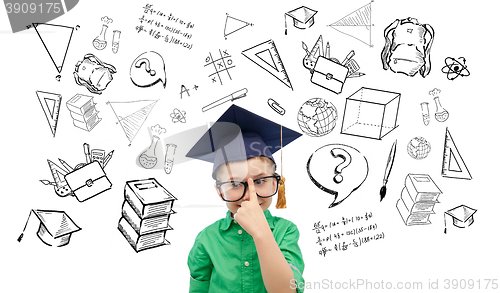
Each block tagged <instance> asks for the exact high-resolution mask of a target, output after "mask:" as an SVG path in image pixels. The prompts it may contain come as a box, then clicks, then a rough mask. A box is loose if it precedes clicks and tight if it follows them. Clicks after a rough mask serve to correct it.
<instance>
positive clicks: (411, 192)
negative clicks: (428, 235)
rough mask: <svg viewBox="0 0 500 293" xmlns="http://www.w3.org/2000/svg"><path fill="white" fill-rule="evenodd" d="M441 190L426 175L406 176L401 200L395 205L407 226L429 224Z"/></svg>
mask: <svg viewBox="0 0 500 293" xmlns="http://www.w3.org/2000/svg"><path fill="white" fill-rule="evenodd" d="M441 193H442V192H441V190H440V189H439V187H438V186H437V185H436V184H435V183H434V181H433V180H432V178H431V177H430V176H429V175H427V174H408V176H406V180H405V187H404V188H403V190H402V191H401V198H400V199H399V200H398V202H397V203H396V207H397V208H398V211H399V214H400V215H401V218H402V219H403V222H404V223H405V225H407V226H411V225H428V224H431V222H430V221H429V217H430V216H431V215H432V214H434V205H435V204H436V203H439V202H438V197H439V195H441Z"/></svg>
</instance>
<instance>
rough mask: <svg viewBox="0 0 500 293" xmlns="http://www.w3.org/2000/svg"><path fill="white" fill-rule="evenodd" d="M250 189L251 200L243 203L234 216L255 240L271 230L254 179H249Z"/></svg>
mask: <svg viewBox="0 0 500 293" xmlns="http://www.w3.org/2000/svg"><path fill="white" fill-rule="evenodd" d="M248 189H249V192H250V200H248V201H243V202H242V203H241V207H240V208H239V209H238V211H237V212H236V214H234V219H235V220H236V221H237V222H238V223H239V224H240V226H241V227H242V228H243V229H245V231H247V233H248V234H250V235H252V237H254V238H255V237H256V236H258V235H259V234H260V233H263V232H266V229H267V230H269V224H268V223H267V220H266V216H265V215H264V212H263V211H262V208H261V207H260V205H259V199H258V198H257V193H256V192H255V185H254V184H253V180H252V178H248Z"/></svg>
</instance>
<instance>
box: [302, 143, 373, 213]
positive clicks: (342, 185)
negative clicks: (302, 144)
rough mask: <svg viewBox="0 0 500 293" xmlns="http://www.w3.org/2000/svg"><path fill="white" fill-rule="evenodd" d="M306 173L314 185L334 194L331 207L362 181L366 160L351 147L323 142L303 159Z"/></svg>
mask: <svg viewBox="0 0 500 293" xmlns="http://www.w3.org/2000/svg"><path fill="white" fill-rule="evenodd" d="M349 158H350V161H349ZM307 174H308V175H309V178H310V179H311V181H312V182H313V183H314V185H316V186H317V187H318V188H319V189H321V190H323V191H324V192H326V193H329V194H332V195H333V196H334V197H335V198H334V200H333V202H332V203H331V204H330V206H329V208H332V207H334V206H336V205H338V204H340V203H341V202H342V201H344V200H345V199H346V198H347V197H349V195H351V193H353V192H354V191H355V190H356V189H358V188H359V187H360V186H361V185H362V184H363V182H365V180H366V177H367V176H368V161H367V160H366V158H365V156H363V155H362V154H361V153H360V152H359V151H358V150H357V149H355V148H353V147H350V146H347V145H343V144H327V145H325V146H322V147H320V148H319V149H317V150H316V151H315V152H314V153H312V154H311V156H310V157H309V160H308V161H307ZM339 175H341V176H339ZM340 177H341V180H339V178H340Z"/></svg>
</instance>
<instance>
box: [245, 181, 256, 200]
mask: <svg viewBox="0 0 500 293" xmlns="http://www.w3.org/2000/svg"><path fill="white" fill-rule="evenodd" d="M247 182H248V191H250V201H256V200H257V193H256V192H255V185H254V184H253V179H252V178H248V181H247Z"/></svg>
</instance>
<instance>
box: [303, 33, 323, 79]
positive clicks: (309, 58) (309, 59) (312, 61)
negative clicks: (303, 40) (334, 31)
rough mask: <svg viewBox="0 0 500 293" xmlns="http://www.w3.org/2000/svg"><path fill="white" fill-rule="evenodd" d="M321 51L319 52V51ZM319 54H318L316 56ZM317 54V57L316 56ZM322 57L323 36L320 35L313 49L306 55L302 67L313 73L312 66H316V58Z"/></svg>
mask: <svg viewBox="0 0 500 293" xmlns="http://www.w3.org/2000/svg"><path fill="white" fill-rule="evenodd" d="M320 50H321V51H320ZM318 53H319V54H318ZM316 54H318V56H316ZM319 56H323V36H322V35H320V36H319V38H318V40H317V41H316V43H315V44H314V47H313V48H312V49H311V52H309V54H306V56H305V57H304V60H302V63H303V64H304V67H305V68H307V69H309V70H310V71H311V72H313V71H314V66H316V62H317V61H318V57H319Z"/></svg>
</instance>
